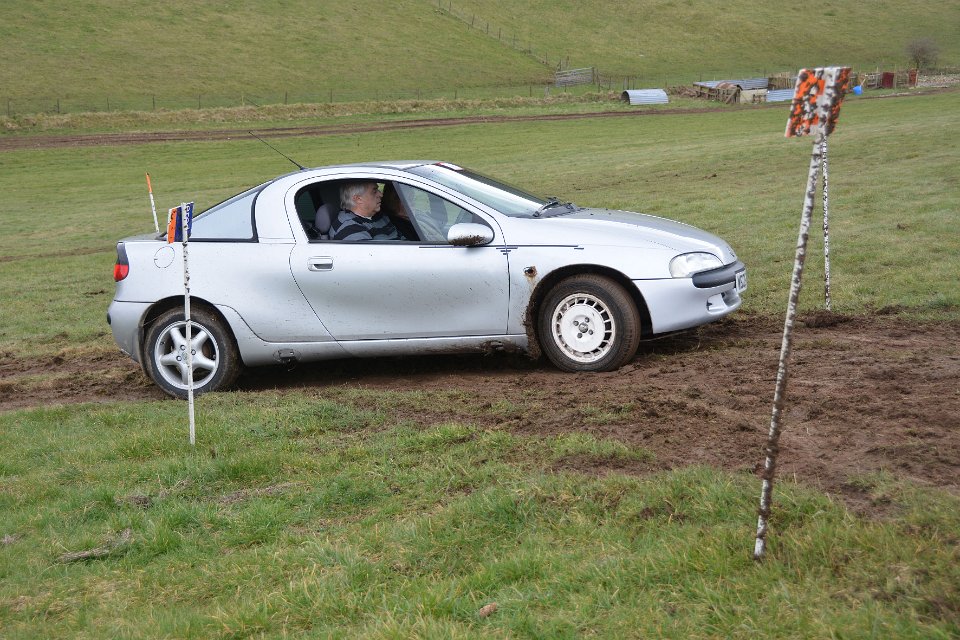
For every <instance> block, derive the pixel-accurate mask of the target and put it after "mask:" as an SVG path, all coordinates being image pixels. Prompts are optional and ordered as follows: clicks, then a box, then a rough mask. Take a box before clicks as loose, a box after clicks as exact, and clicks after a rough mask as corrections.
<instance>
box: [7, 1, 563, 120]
mask: <svg viewBox="0 0 960 640" xmlns="http://www.w3.org/2000/svg"><path fill="white" fill-rule="evenodd" d="M435 9H436V8H435V7H434V6H432V5H431V4H430V3H429V2H426V1H423V0H400V1H398V2H391V3H382V2H375V1H373V0H358V1H356V2H351V3H322V4H321V3H316V2H310V1H308V0H288V1H286V2H283V3H282V4H270V3H262V2H256V1H243V2H234V3H231V4H230V6H229V7H224V6H221V5H213V4H204V3H194V2H183V1H182V0H178V1H176V2H167V3H164V4H162V5H157V4H154V3H150V2H144V1H142V0H137V1H135V2H128V1H121V0H93V1H87V2H80V3H73V4H70V5H69V6H68V5H63V4H58V3H55V2H49V1H41V2H32V3H24V4H21V5H18V6H17V7H15V8H14V7H10V8H8V9H7V10H6V11H5V12H4V20H3V21H2V23H0V43H2V44H0V47H2V51H3V53H4V55H3V59H4V61H5V62H4V63H2V64H0V87H2V90H0V94H2V95H0V98H2V99H3V102H4V104H3V109H4V111H5V110H6V108H7V104H6V101H7V100H8V99H9V100H12V103H13V104H12V108H13V110H14V111H16V112H19V113H23V112H25V111H26V112H38V111H52V110H54V109H55V104H56V100H57V99H59V100H60V108H61V110H64V111H71V112H76V111H90V110H95V111H102V110H111V109H121V110H149V109H151V108H152V105H153V104H154V100H155V101H156V105H157V107H158V108H163V107H166V108H183V107H187V106H197V104H198V96H199V103H200V104H201V105H204V106H207V107H213V106H221V105H224V104H227V105H239V104H241V100H245V101H246V103H247V104H250V103H256V104H266V103H271V104H276V103H283V102H284V100H285V99H287V100H289V101H290V102H325V101H327V100H328V99H329V98H330V92H331V91H332V92H333V98H334V100H339V101H343V100H345V99H357V98H358V97H359V98H360V99H373V98H374V96H375V95H376V94H377V92H380V95H383V96H391V95H392V94H394V93H396V92H397V91H398V90H404V91H407V92H415V91H416V90H418V89H420V90H422V91H426V92H428V95H429V93H431V92H435V91H437V90H441V89H442V90H449V91H450V92H451V96H452V92H453V90H454V89H455V88H457V87H475V86H505V85H510V86H514V85H525V84H527V83H534V84H540V85H542V84H543V83H544V82H547V81H549V79H550V77H551V74H550V71H549V69H547V68H546V67H545V66H544V65H542V64H540V63H538V62H537V61H536V60H534V59H533V58H531V57H529V56H524V55H522V54H520V53H518V52H516V51H513V50H512V49H509V48H506V47H504V46H502V45H500V44H499V43H498V42H497V41H496V40H492V39H490V38H487V37H485V36H481V35H480V34H479V33H477V32H472V31H470V30H468V29H466V28H465V27H464V26H463V25H461V24H459V23H457V22H455V21H453V20H451V19H449V18H447V17H445V16H443V15H441V14H439V13H437V11H436V10H435ZM106 70H109V72H107V71H106ZM204 96H205V97H204ZM107 101H111V104H110V107H109V108H108V105H107ZM31 106H33V108H31Z"/></svg>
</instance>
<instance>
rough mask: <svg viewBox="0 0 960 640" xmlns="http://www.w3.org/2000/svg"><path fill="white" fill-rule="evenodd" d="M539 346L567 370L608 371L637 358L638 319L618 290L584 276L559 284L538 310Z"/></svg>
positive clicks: (600, 279) (613, 284)
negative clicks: (634, 357)
mask: <svg viewBox="0 0 960 640" xmlns="http://www.w3.org/2000/svg"><path fill="white" fill-rule="evenodd" d="M539 330H540V331H539V335H540V343H541V347H542V348H543V351H544V353H545V354H546V355H547V357H548V358H549V359H550V361H551V362H553V364H555V365H556V366H557V367H559V368H561V369H564V370H566V371H612V370H614V369H619V368H620V367H622V366H623V365H625V364H626V363H627V362H629V361H630V360H631V359H633V356H634V355H635V354H636V353H637V347H638V346H639V345H640V314H639V313H638V312H637V307H636V305H635V304H634V302H633V299H631V298H630V295H629V294H628V293H627V292H626V290H624V288H623V287H622V286H620V285H619V284H617V283H616V282H614V281H613V280H611V279H610V278H606V277H603V276H598V275H592V274H585V275H580V276H573V277H571V278H567V279H566V280H563V281H561V282H560V283H559V284H557V285H556V286H555V287H554V288H553V289H552V290H551V291H550V293H549V294H548V295H547V297H546V299H545V300H544V301H543V304H542V305H541V307H540V319H539Z"/></svg>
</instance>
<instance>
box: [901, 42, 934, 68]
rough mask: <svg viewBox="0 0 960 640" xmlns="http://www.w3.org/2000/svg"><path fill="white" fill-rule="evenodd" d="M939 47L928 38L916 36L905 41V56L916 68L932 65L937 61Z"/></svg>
mask: <svg viewBox="0 0 960 640" xmlns="http://www.w3.org/2000/svg"><path fill="white" fill-rule="evenodd" d="M938 55H940V48H939V47H937V43H936V42H934V41H933V40H931V39H930V38H916V39H914V40H911V41H910V42H908V43H907V57H908V58H910V62H911V63H912V64H913V66H914V67H915V68H917V69H925V68H928V67H932V66H933V65H935V64H936V63H937V56H938Z"/></svg>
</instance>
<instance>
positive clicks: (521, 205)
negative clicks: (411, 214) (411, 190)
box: [410, 163, 557, 218]
mask: <svg viewBox="0 0 960 640" xmlns="http://www.w3.org/2000/svg"><path fill="white" fill-rule="evenodd" d="M410 172H411V173H415V174H417V175H418V176H422V177H424V178H429V179H430V180H433V181H434V182H439V183H440V184H442V185H443V186H445V187H449V188H450V189H453V190H454V191H457V192H459V193H462V194H463V195H465V196H467V197H470V198H473V199H474V200H476V201H477V202H481V203H483V204H485V205H487V206H489V207H491V208H492V209H495V210H497V211H499V212H500V213H503V214H504V215H508V216H514V217H523V218H535V217H539V216H540V215H542V214H543V212H544V210H545V209H546V208H549V207H551V206H553V205H554V204H557V201H556V199H550V200H544V199H543V198H540V197H537V196H535V195H532V194H529V193H527V192H526V191H522V190H520V189H517V188H516V187H511V186H510V185H507V184H504V183H502V182H499V181H497V180H494V179H492V178H488V177H486V176H484V175H480V174H479V173H476V172H474V171H470V170H469V169H464V168H462V167H458V166H456V165H452V164H446V163H440V164H429V165H423V166H419V167H414V168H412V169H410Z"/></svg>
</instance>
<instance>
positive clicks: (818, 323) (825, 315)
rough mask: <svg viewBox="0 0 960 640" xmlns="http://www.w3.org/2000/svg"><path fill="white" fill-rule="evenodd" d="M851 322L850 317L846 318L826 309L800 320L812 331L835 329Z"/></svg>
mask: <svg viewBox="0 0 960 640" xmlns="http://www.w3.org/2000/svg"><path fill="white" fill-rule="evenodd" d="M850 320H851V318H850V317H849V316H845V315H843V314H840V313H834V312H832V311H826V310H824V309H821V310H819V311H814V312H813V313H809V314H807V315H805V316H803V317H802V318H800V322H802V323H803V324H805V325H806V326H808V327H810V328H811V329H818V328H823V327H833V326H836V325H838V324H841V323H843V322H850Z"/></svg>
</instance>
